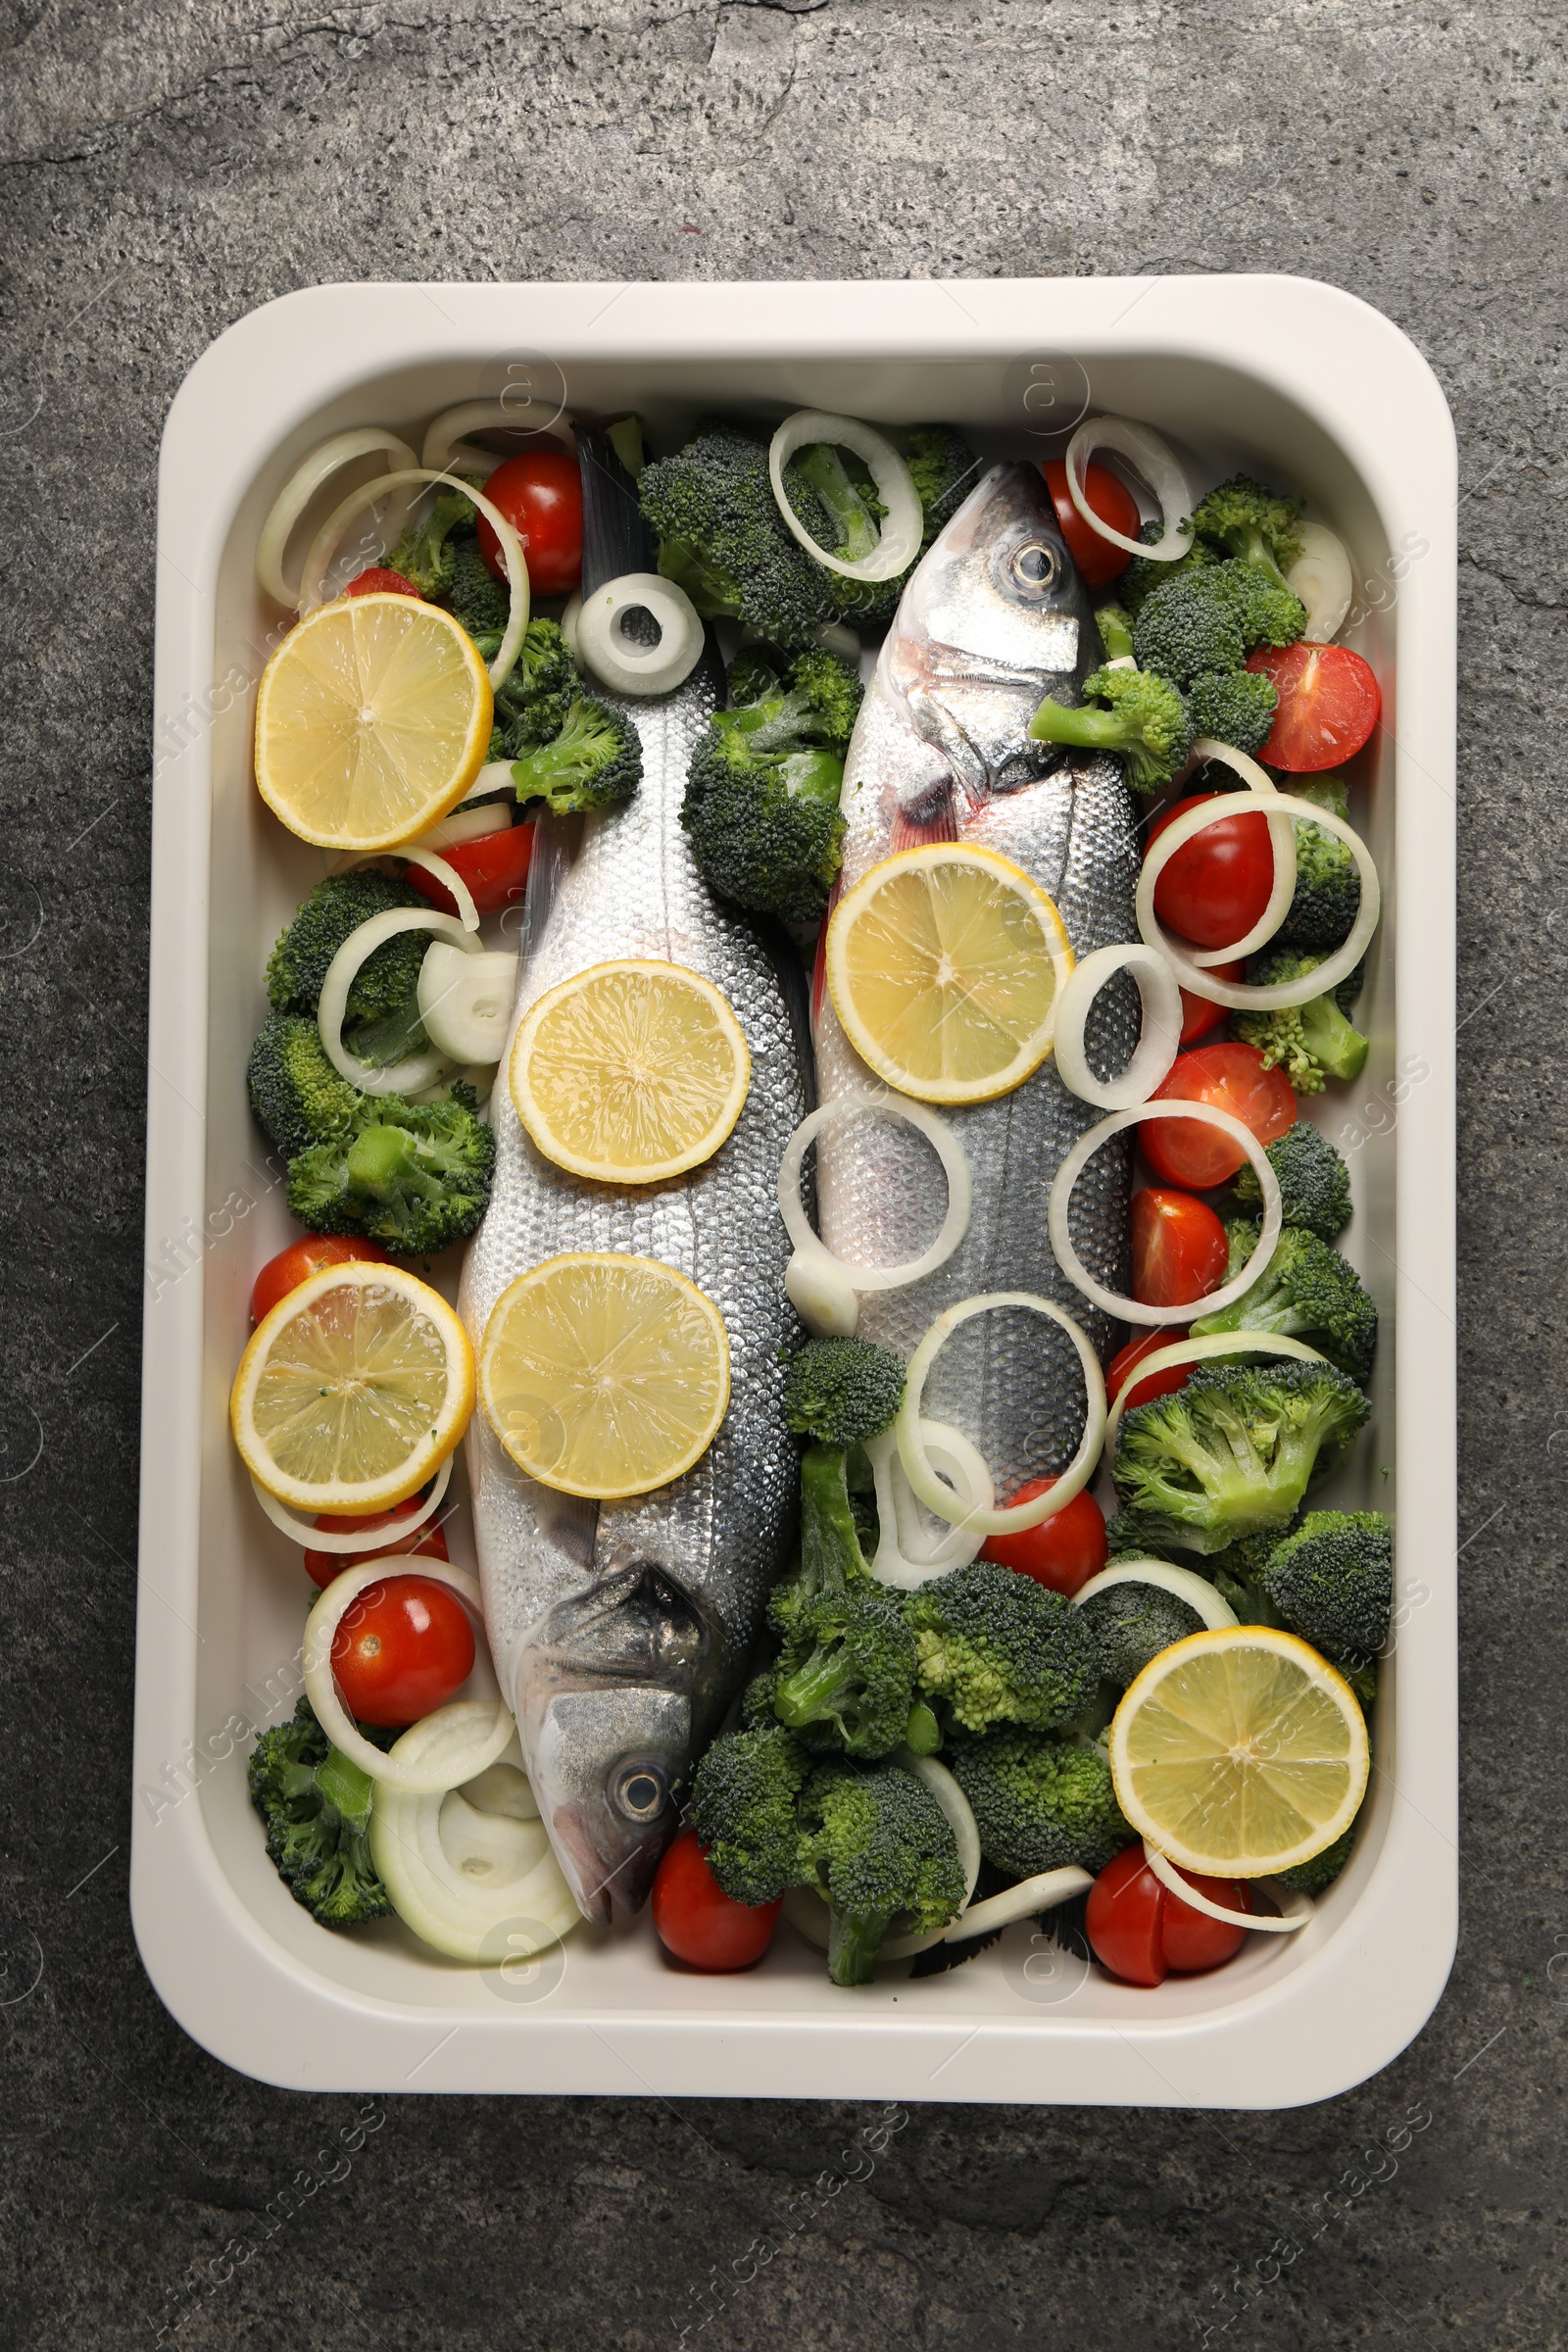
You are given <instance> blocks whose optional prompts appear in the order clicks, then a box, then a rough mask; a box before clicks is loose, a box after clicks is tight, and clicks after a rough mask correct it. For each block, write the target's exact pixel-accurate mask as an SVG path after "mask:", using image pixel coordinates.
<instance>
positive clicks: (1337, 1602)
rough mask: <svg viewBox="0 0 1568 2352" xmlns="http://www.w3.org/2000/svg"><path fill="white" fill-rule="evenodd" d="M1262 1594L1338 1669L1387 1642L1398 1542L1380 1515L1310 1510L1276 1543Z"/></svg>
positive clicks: (1359, 1661) (1370, 1655)
mask: <svg viewBox="0 0 1568 2352" xmlns="http://www.w3.org/2000/svg"><path fill="white" fill-rule="evenodd" d="M1263 1590H1264V1591H1265V1593H1267V1594H1268V1596H1269V1598H1270V1600H1271V1601H1272V1602H1273V1603H1274V1606H1275V1607H1276V1608H1277V1609H1278V1610H1279V1612H1280V1615H1281V1616H1282V1617H1283V1618H1284V1620H1285V1622H1286V1624H1287V1625H1288V1626H1290V1627H1291V1629H1292V1630H1293V1632H1295V1633H1298V1634H1299V1635H1300V1637H1301V1639H1302V1641H1303V1642H1311V1644H1312V1646H1313V1648H1314V1649H1320V1650H1321V1651H1322V1652H1323V1655H1324V1656H1325V1657H1326V1658H1332V1659H1333V1660H1334V1662H1335V1664H1336V1665H1338V1666H1342V1667H1345V1666H1349V1667H1358V1666H1362V1665H1364V1664H1365V1663H1367V1661H1369V1660H1370V1659H1372V1658H1375V1657H1376V1655H1377V1653H1378V1651H1379V1650H1380V1649H1381V1648H1382V1647H1383V1644H1384V1642H1387V1640H1388V1638H1389V1617H1390V1613H1391V1611H1392V1610H1393V1607H1394V1544H1393V1542H1392V1539H1391V1537H1390V1534H1389V1523H1388V1521H1387V1519H1385V1518H1384V1516H1383V1514H1382V1512H1381V1511H1308V1512H1307V1514H1306V1517H1305V1518H1304V1519H1303V1520H1302V1521H1301V1524H1300V1526H1299V1528H1298V1529H1297V1530H1296V1533H1295V1534H1294V1535H1291V1536H1287V1537H1286V1538H1285V1540H1284V1542H1283V1543H1280V1544H1276V1545H1275V1546H1274V1549H1273V1551H1272V1552H1271V1553H1270V1555H1269V1560H1268V1565H1267V1567H1266V1568H1265V1569H1264V1571H1263Z"/></svg>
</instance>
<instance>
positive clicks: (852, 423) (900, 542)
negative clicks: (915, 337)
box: [767, 409, 925, 580]
mask: <svg viewBox="0 0 1568 2352" xmlns="http://www.w3.org/2000/svg"><path fill="white" fill-rule="evenodd" d="M814 441H826V442H829V443H830V444H831V445H832V446H833V447H834V448H835V449H847V450H850V451H852V452H853V453H854V455H855V456H856V457H858V459H859V460H860V462H861V464H862V465H864V466H867V467H868V468H869V470H870V474H871V479H872V480H873V481H874V482H875V484H876V490H877V496H878V498H880V499H881V501H882V504H883V505H884V506H885V507H886V509H887V513H886V514H885V515H883V517H882V530H881V535H880V536H879V538H878V540H877V543H876V545H875V547H874V548H873V549H872V550H871V553H870V554H869V555H868V556H858V557H857V558H856V559H855V561H854V562H853V563H846V562H845V560H844V558H843V557H842V556H834V555H830V554H829V553H828V551H827V549H826V548H825V547H823V546H822V545H821V543H820V542H819V541H818V540H815V539H813V538H812V537H811V534H810V532H809V530H808V529H807V527H806V525H805V523H804V522H803V521H802V520H801V518H800V516H799V515H797V514H796V512H795V509H794V508H793V507H792V506H791V504H790V500H789V494H788V492H787V491H786V490H785V487H784V468H785V466H787V465H788V464H789V462H790V460H791V458H793V457H794V455H795V453H796V451H797V450H801V449H807V448H809V446H810V444H811V443H812V442H814ZM767 470H768V476H769V479H770V480H771V482H772V484H773V496H774V498H775V499H776V500H777V501H778V511H779V513H780V515H783V517H784V526H785V528H786V530H788V531H789V533H790V535H791V536H792V538H794V539H795V540H797V541H798V543H799V544H800V545H801V546H802V547H804V548H805V550H806V552H807V554H808V555H809V557H811V558H812V560H813V561H814V562H815V563H818V564H821V566H822V568H823V570H824V571H836V572H837V573H838V574H839V575H840V577H841V578H842V579H846V580H895V579H897V578H898V576H899V573H900V572H901V571H907V569H908V567H909V565H910V564H912V563H913V562H914V559H915V557H916V556H917V555H918V554H919V552H920V540H921V536H922V534H923V532H924V530H925V516H924V514H923V513H922V512H921V507H920V493H919V491H918V490H916V488H915V486H914V476H913V474H912V473H911V472H910V471H909V468H908V466H907V465H906V464H905V462H904V460H903V459H902V458H901V457H900V455H899V453H898V451H897V450H896V449H895V448H894V446H893V444H892V442H891V441H888V440H885V439H884V438H883V436H882V434H880V433H879V432H876V431H874V430H873V429H872V427H871V426H870V425H868V424H864V423H862V422H861V420H860V419H859V417H830V416H829V415H828V414H827V413H826V411H825V410H822V409H797V410H796V412H795V414H794V416H793V417H785V419H784V421H783V423H782V424H781V425H780V426H779V428H778V431H777V432H776V433H775V434H774V435H773V439H772V442H771V444H770V446H769V448H768V453H767Z"/></svg>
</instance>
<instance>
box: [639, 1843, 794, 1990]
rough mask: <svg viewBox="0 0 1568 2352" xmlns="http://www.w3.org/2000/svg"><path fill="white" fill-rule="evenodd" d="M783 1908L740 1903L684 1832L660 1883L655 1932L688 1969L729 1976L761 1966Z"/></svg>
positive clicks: (661, 1871) (656, 1888)
mask: <svg viewBox="0 0 1568 2352" xmlns="http://www.w3.org/2000/svg"><path fill="white" fill-rule="evenodd" d="M783 1907H784V1906H783V1904H782V1903H781V1902H778V1903H756V1904H753V1903H738V1902H736V1900H735V1898H734V1896H733V1895H729V1894H726V1893H725V1892H724V1889H723V1887H721V1886H720V1885H719V1883H718V1881H717V1880H716V1879H715V1878H714V1876H713V1874H712V1872H711V1870H710V1869H709V1867H708V1857H707V1855H706V1854H705V1853H704V1852H703V1849H702V1847H701V1846H700V1845H699V1844H698V1842H697V1832H696V1831H695V1830H682V1831H681V1833H680V1835H679V1837H678V1838H676V1839H675V1842H674V1844H673V1845H672V1846H670V1848H669V1850H668V1852H667V1853H666V1854H665V1856H664V1858H663V1860H662V1862H661V1863H660V1865H659V1875H658V1877H657V1878H656V1879H655V1881H654V1892H653V1913H654V1926H655V1929H656V1930H657V1931H658V1935H659V1940H660V1942H661V1943H662V1945H663V1946H664V1949H665V1950H666V1951H668V1952H673V1953H674V1955H675V1958H676V1959H677V1960H684V1961H685V1962H686V1965H687V1966H688V1968H700V1969H702V1970H703V1971H704V1973H705V1974H706V1975H709V1976H724V1975H728V1974H729V1973H730V1971H731V1970H733V1969H737V1968H750V1967H751V1965H752V1963H753V1961H754V1960H760V1958H761V1957H762V1954H763V1953H764V1952H765V1951H766V1949H767V1947H768V1945H769V1944H770V1943H771V1942H772V1940H773V1930H774V1929H775V1928H776V1927H777V1926H778V1915H779V1913H780V1911H781V1910H782V1909H783Z"/></svg>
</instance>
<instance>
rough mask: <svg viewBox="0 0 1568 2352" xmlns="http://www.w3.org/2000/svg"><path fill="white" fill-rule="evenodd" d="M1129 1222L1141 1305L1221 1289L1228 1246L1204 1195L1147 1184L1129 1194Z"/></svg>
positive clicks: (1189, 1302)
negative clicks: (1130, 1211)
mask: <svg viewBox="0 0 1568 2352" xmlns="http://www.w3.org/2000/svg"><path fill="white" fill-rule="evenodd" d="M1199 1132H1200V1133H1202V1132H1204V1131H1203V1130H1202V1129H1200V1131H1199ZM1132 1225H1133V1297H1134V1298H1135V1299H1138V1300H1139V1301H1140V1303H1141V1304H1142V1305H1144V1306H1193V1305H1195V1304H1196V1303H1197V1301H1198V1300H1199V1299H1206V1298H1207V1297H1208V1294H1209V1292H1210V1291H1217V1290H1218V1289H1219V1286H1220V1284H1221V1282H1222V1281H1223V1280H1224V1276H1225V1265H1226V1260H1227V1259H1228V1257H1229V1256H1230V1248H1229V1245H1228V1244H1227V1242H1226V1239H1225V1228H1224V1226H1223V1225H1222V1224H1221V1223H1220V1221H1219V1219H1218V1217H1217V1216H1216V1215H1215V1214H1214V1211H1213V1210H1212V1209H1211V1208H1210V1207H1209V1205H1208V1203H1207V1201H1195V1200H1194V1198H1193V1196H1192V1194H1191V1193H1173V1192H1166V1191H1164V1190H1162V1189H1161V1188H1160V1187H1158V1186H1156V1185H1152V1184H1151V1185H1145V1187H1144V1189H1143V1190H1142V1192H1137V1193H1134V1195H1133V1216H1132Z"/></svg>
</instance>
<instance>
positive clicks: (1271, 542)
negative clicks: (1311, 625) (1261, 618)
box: [1193, 473, 1301, 634]
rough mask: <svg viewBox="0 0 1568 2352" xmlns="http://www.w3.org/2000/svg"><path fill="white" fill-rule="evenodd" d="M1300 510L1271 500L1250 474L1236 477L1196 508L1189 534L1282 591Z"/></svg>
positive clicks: (1295, 549)
mask: <svg viewBox="0 0 1568 2352" xmlns="http://www.w3.org/2000/svg"><path fill="white" fill-rule="evenodd" d="M1300 511H1301V502H1300V500H1299V499H1296V498H1277V497H1276V496H1275V494H1274V493H1273V491H1272V490H1265V489H1264V487H1263V485H1262V483H1261V482H1255V481H1253V480H1252V479H1251V477H1250V475H1249V474H1245V473H1236V474H1232V476H1231V478H1230V480H1229V481H1228V482H1221V483H1219V484H1218V486H1217V487H1216V488H1215V489H1213V490H1211V491H1210V492H1209V494H1208V496H1207V497H1206V498H1205V499H1202V500H1201V502H1200V503H1199V505H1198V507H1197V508H1196V509H1195V511H1194V514H1193V529H1194V531H1195V533H1196V534H1197V536H1198V537H1199V538H1200V539H1202V540H1206V541H1207V542H1208V544H1209V546H1211V547H1217V548H1223V549H1224V551H1225V553H1226V554H1227V555H1228V556H1238V557H1240V558H1241V560H1242V562H1243V563H1245V564H1257V565H1259V566H1260V568H1261V569H1262V570H1264V571H1266V572H1269V573H1271V574H1272V576H1273V577H1274V578H1275V579H1276V580H1278V582H1279V583H1280V585H1281V587H1283V586H1284V585H1285V573H1286V570H1287V569H1288V567H1289V566H1290V565H1291V564H1294V563H1295V562H1296V559H1297V557H1298V556H1299V554H1300V552H1301V542H1300V540H1299V537H1298V536H1297V532H1296V518H1297V516H1298V515H1299V513H1300ZM1298 634H1299V632H1298Z"/></svg>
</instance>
